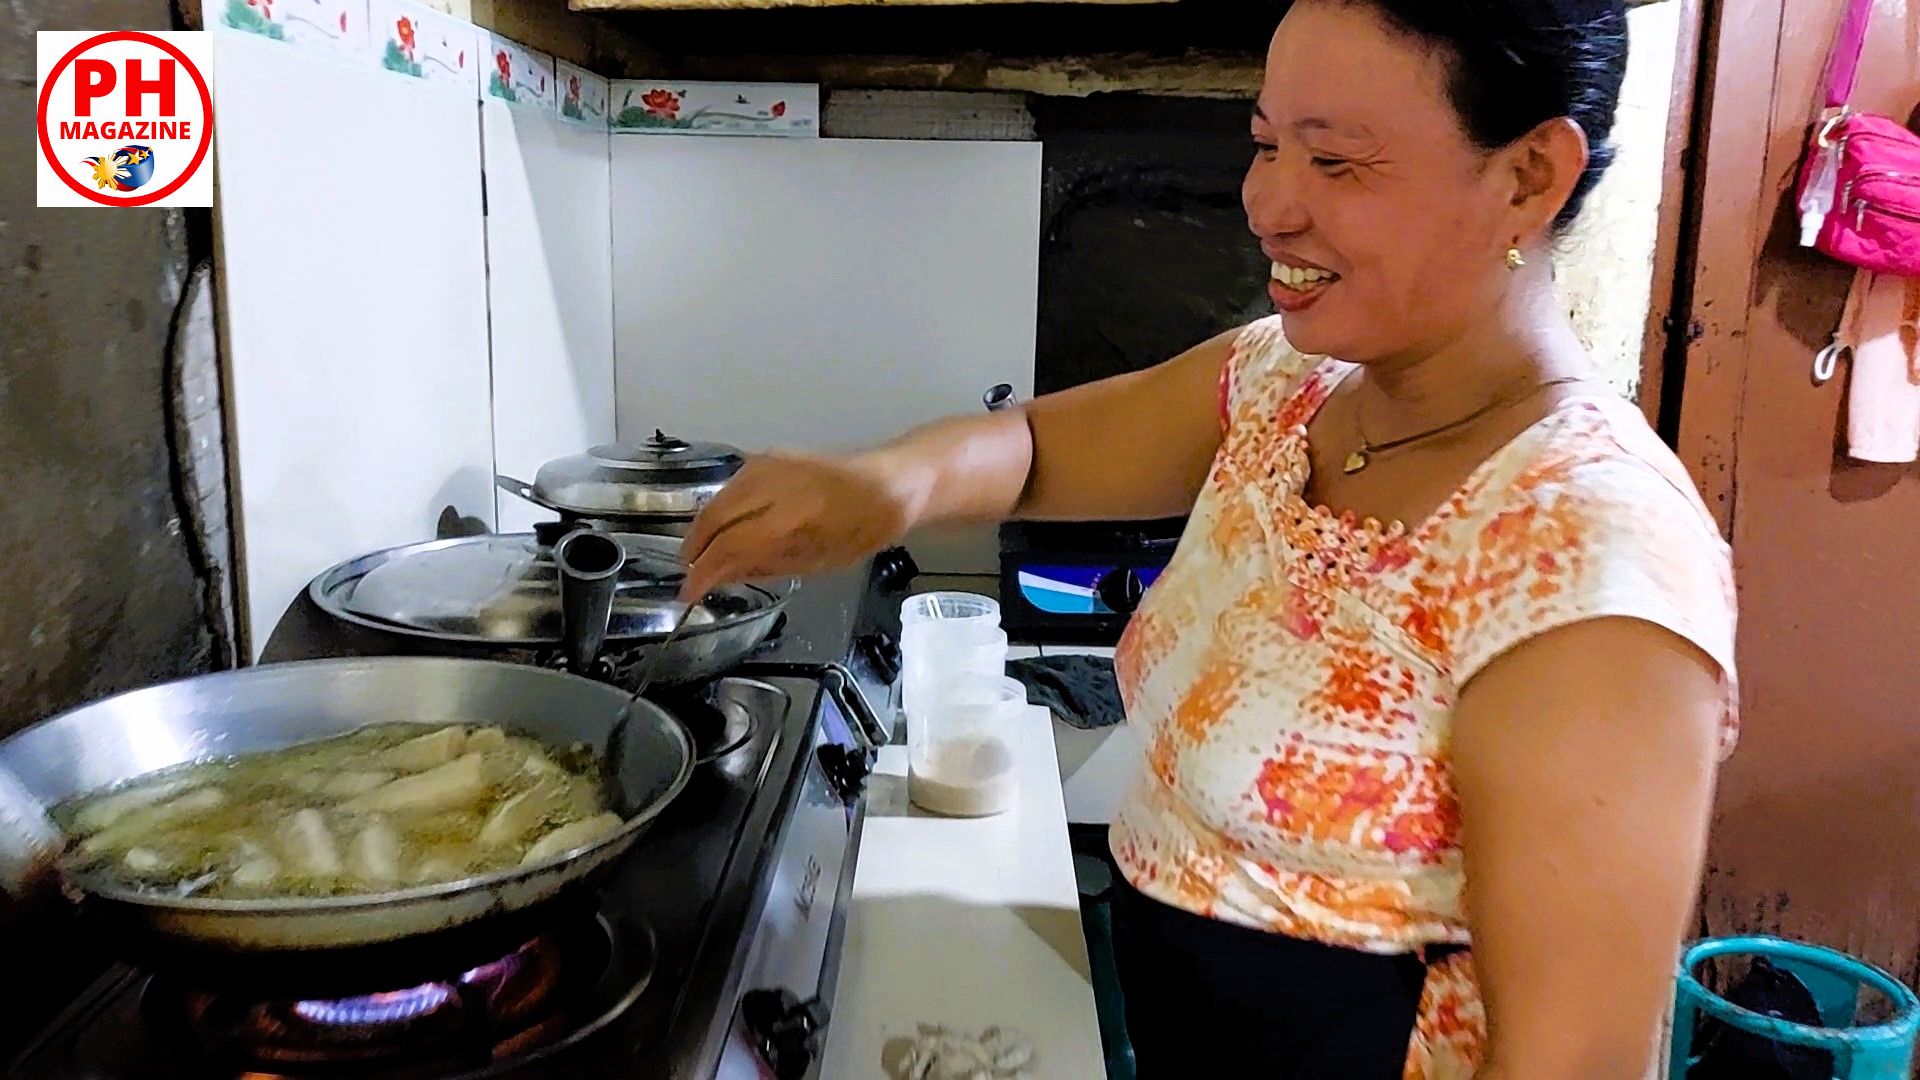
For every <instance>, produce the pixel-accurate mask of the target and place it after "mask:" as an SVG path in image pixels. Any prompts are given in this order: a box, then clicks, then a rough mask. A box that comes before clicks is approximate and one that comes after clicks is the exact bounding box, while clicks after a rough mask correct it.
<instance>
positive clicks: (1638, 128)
mask: <svg viewBox="0 0 1920 1080" xmlns="http://www.w3.org/2000/svg"><path fill="white" fill-rule="evenodd" d="M1627 25H1628V34H1629V47H1628V55H1627V80H1626V84H1625V85H1624V86H1622V87H1621V89H1620V109H1619V111H1618V112H1616V113H1615V114H1614V121H1613V144H1614V147H1615V149H1616V150H1617V152H1618V155H1619V156H1618V157H1616V158H1615V159H1614V163H1613V167H1612V168H1610V169H1608V170H1607V174H1606V176H1605V177H1604V178H1602V179H1601V181H1600V185H1599V186H1598V187H1596V188H1594V189H1593V194H1592V195H1590V196H1589V197H1588V198H1587V205H1586V207H1585V208H1584V209H1583V210H1582V211H1581V213H1580V218H1579V220H1578V221H1576V222H1575V223H1574V226H1573V228H1572V229H1571V230H1570V231H1569V232H1568V234H1567V235H1566V236H1565V237H1563V238H1562V239H1561V242H1560V250H1559V251H1558V252H1557V253H1556V255H1555V258H1554V272H1555V273H1554V285H1555V287H1556V289H1557V290H1558V292H1559V294H1560V297H1561V299H1562V301H1563V302H1564V303H1565V304H1566V305H1567V310H1568V312H1569V313H1570V314H1571V315H1572V317H1573V326H1574V329H1575V330H1576V331H1578V332H1579V334H1580V339H1581V340H1582V341H1583V342H1585V343H1586V346H1587V348H1588V349H1589V350H1590V351H1591V352H1592V353H1593V358H1594V362H1595V363H1596V364H1597V365H1598V367H1599V370H1600V372H1601V374H1603V375H1604V376H1605V377H1606V379H1607V381H1608V382H1609V383H1611V384H1612V385H1613V386H1614V387H1615V388H1617V389H1618V390H1620V392H1621V393H1623V394H1626V395H1628V396H1632V395H1633V393H1634V391H1635V390H1636V389H1637V388H1638V386H1639V383H1640V363H1641V355H1640V354H1641V352H1642V351H1643V347H1644V343H1645V339H1646V332H1647V309H1648V306H1649V303H1650V301H1651V298H1652V289H1653V251H1654V246H1655V243H1656V241H1657V239H1658V235H1659V228H1660V196H1661V180H1662V178H1663V177H1664V169H1663V165H1664V164H1665V157H1666V149H1667V146H1666V143H1667V118H1668V116H1669V114H1670V112H1671V97H1672V93H1673V73H1674V65H1675V61H1676V59H1677V58H1676V56H1675V55H1674V54H1675V51H1676V50H1677V49H1678V47H1679V35H1680V5H1679V4H1677V3H1662V4H1651V5H1648V6H1646V7H1641V8H1636V9H1635V10H1633V11H1631V12H1629V13H1628V14H1627ZM1661 285H1662V287H1663V288H1664V287H1668V283H1666V282H1662V283H1661Z"/></svg>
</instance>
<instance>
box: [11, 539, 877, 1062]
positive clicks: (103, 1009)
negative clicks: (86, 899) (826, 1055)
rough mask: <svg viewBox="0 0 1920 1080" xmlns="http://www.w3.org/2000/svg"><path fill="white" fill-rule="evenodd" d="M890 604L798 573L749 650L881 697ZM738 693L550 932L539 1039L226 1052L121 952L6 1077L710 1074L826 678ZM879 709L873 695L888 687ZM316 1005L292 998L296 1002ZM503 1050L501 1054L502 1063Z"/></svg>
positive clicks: (504, 1033)
mask: <svg viewBox="0 0 1920 1080" xmlns="http://www.w3.org/2000/svg"><path fill="white" fill-rule="evenodd" d="M897 603H898V600H897V598H895V597H893V596H891V595H881V594H880V591H879V590H877V589H876V587H874V586H873V585H872V584H871V583H870V581H869V578H868V575H867V574H865V573H864V572H863V573H859V574H847V575H840V576H837V577H826V578H822V579H820V580H818V581H813V582H809V583H808V585H807V586H806V587H805V588H803V589H802V590H800V592H798V593H797V594H796V595H795V596H794V597H793V599H792V601H791V602H790V605H789V608H788V622H787V624H786V625H785V626H784V627H783V629H782V631H781V633H780V635H779V637H778V638H777V639H776V640H774V641H773V642H771V643H770V644H769V646H768V647H767V648H766V650H764V653H763V654H762V655H760V656H758V657H756V659H771V660H779V661H844V662H846V663H848V665H849V666H850V667H852V668H853V669H854V674H855V676H856V680H857V681H858V682H860V683H862V684H864V685H865V689H866V690H867V692H868V693H870V694H874V695H879V694H885V693H886V692H887V687H886V686H885V683H886V682H889V681H890V679H887V678H885V677H884V675H885V673H880V674H879V675H876V673H875V671H874V669H873V668H872V667H871V666H870V664H869V663H868V661H867V660H866V658H865V655H864V653H863V650H861V649H858V648H855V645H854V642H855V638H856V637H857V636H859V634H860V632H861V631H863V630H864V631H867V632H871V631H872V630H874V629H875V628H884V626H885V625H886V624H887V622H888V620H890V619H891V620H897V610H896V607H897ZM296 606H297V605H296ZM733 689H736V690H738V691H739V695H738V696H739V700H745V701H750V702H751V703H752V705H751V711H752V712H753V713H754V715H755V721H756V722H755V724H754V726H753V729H752V734H751V736H750V737H749V738H748V739H747V740H746V742H745V743H743V744H741V745H740V746H738V747H737V748H735V749H733V750H731V751H730V752H727V753H725V754H723V755H722V756H720V757H718V758H716V759H714V760H713V761H711V762H707V763H704V764H702V765H701V766H699V767H698V768H697V769H696V772H695V776H694V779H693V780H692V782H691V783H689V785H688V787H687V789H686V790H685V792H684V793H683V794H682V795H681V796H680V797H679V798H677V799H676V800H675V801H674V803H673V804H672V805H671V806H669V807H668V808H667V809H666V810H665V811H664V812H663V813H662V814H661V816H660V817H659V819H658V820H657V821H656V822H655V823H654V825H653V826H652V827H651V828H650V829H649V831H648V832H647V833H646V834H645V835H644V836H643V837H642V838H641V839H640V841H639V843H638V844H636V846H635V847H634V849H633V851H632V853H631V855H630V856H628V857H627V858H625V859H624V860H623V861H622V862H621V863H620V865H619V866H618V867H617V868H616V869H615V871H614V872H613V873H612V875H611V876H610V878H609V880H608V882H607V883H606V884H605V885H604V886H603V887H602V888H601V889H600V890H599V893H598V895H597V897H595V898H594V902H593V904H592V906H591V909H590V910H589V909H581V910H578V911H574V912H571V913H568V914H567V916H566V917H565V921H563V922H562V923H560V924H559V925H558V926H557V929H558V931H559V933H558V934H557V935H556V936H558V937H561V938H567V939H569V940H572V941H574V942H578V943H583V944H578V945H576V946H570V947H569V950H568V951H567V953H563V957H564V958H565V959H566V960H567V963H570V964H571V965H572V967H571V969H569V968H568V967H567V963H563V964H562V965H561V966H560V970H561V979H560V982H559V993H558V994H557V996H555V997H552V998H549V999H548V1001H549V1002H550V1003H551V1004H550V1005H549V1006H547V1007H546V1014H547V1015H548V1016H549V1021H550V1024H551V1026H552V1027H553V1028H554V1029H555V1030H554V1031H550V1032H547V1033H546V1037H545V1039H544V1041H543V1040H540V1039H535V1040H532V1041H533V1042H535V1043H536V1044H537V1046H536V1048H532V1049H528V1048H526V1047H524V1046H514V1047H510V1048H508V1049H505V1050H502V1049H500V1048H499V1046H498V1045H497V1044H500V1043H502V1042H504V1041H506V1040H508V1038H509V1037H510V1036H511V1035H513V1034H514V1032H515V1031H517V1030H518V1027H524V1026H525V1025H524V1024H520V1025H518V1027H515V1026H513V1025H507V1026H506V1027H507V1030H500V1029H492V1030H489V1029H488V1028H487V1027H486V1026H485V1025H479V1024H476V1025H470V1026H469V1028H468V1029H467V1030H464V1031H463V1033H461V1034H460V1035H459V1036H458V1037H457V1038H454V1039H453V1040H452V1043H451V1045H452V1050H451V1051H449V1050H448V1048H447V1047H448V1043H446V1042H434V1043H433V1044H432V1049H431V1050H430V1051H427V1052H423V1053H422V1054H419V1055H415V1056H413V1057H410V1058H405V1059H382V1060H380V1061H376V1062H361V1063H356V1064H353V1065H351V1066H348V1067H346V1068H345V1069H344V1070H343V1068H342V1066H340V1065H337V1064H335V1065H328V1066H325V1067H318V1066H306V1065H298V1064H294V1065H289V1064H286V1063H284V1062H276V1061H272V1060H267V1061H263V1060H261V1059H260V1055H259V1052H258V1050H257V1049H254V1048H250V1049H248V1050H247V1051H244V1052H243V1051H237V1050H234V1049H232V1048H231V1047H232V1046H234V1045H237V1044H235V1043H228V1044H227V1046H225V1047H223V1046H222V1045H220V1044H221V1043H222V1041H223V1040H221V1039H217V1038H215V1039H209V1038H206V1037H204V1036H203V1035H202V1036H196V1035H195V1033H194V1030H193V1027H194V1026H193V1025H192V1024H191V1023H188V1022H185V1021H183V1020H182V1019H181V1017H182V1008H181V1006H180V1002H181V1000H182V997H183V993H182V991H181V990H180V989H179V988H175V987H170V986H169V984H168V983H167V982H166V981H164V980H161V979H157V978H156V977H155V976H153V975H151V974H149V973H147V972H144V971H140V970H137V969H134V968H130V967H126V966H116V967H114V968H112V969H110V970H109V971H107V972H106V974H105V975H103V976H102V977H101V978H100V979H99V980H98V981H97V982H95V983H94V984H93V985H92V986H91V987H90V988H89V989H87V990H86V991H85V992H84V993H83V994H82V995H81V996H80V997H79V998H78V999H77V1000H76V1001H74V1002H73V1003H72V1005H71V1006H69V1008H68V1009H67V1010H66V1012H65V1013H63V1014H62V1015H61V1016H60V1017H59V1018H58V1019H57V1020H55V1021H54V1023H53V1024H52V1025H50V1026H49V1027H48V1028H47V1029H46V1030H45V1031H43V1032H42V1033H41V1035H40V1036H39V1037H38V1038H37V1040H35V1041H33V1042H31V1043H30V1044H28V1049H27V1050H26V1052H25V1053H24V1054H23V1055H22V1056H21V1057H20V1058H19V1059H18V1060H17V1062H16V1063H15V1065H14V1069H13V1070H12V1071H10V1072H9V1073H8V1075H10V1076H18V1077H20V1078H22V1080H42V1078H48V1080H51V1078H55V1077H60V1078H75V1077H84V1078H87V1080H119V1078H121V1077H129V1078H131V1077H140V1078H146V1080H188V1078H193V1080H226V1078H229V1077H231V1078H234V1080H239V1078H241V1077H246V1078H247V1080H276V1078H281V1077H285V1078H301V1080H304V1078H307V1077H340V1076H343V1075H350V1076H352V1077H353V1078H354V1080H388V1078H392V1080H412V1078H413V1077H416V1076H433V1077H475V1078H477V1077H524V1078H536V1077H561V1076H567V1077H602V1076H605V1077H612V1076H623V1077H624V1076H633V1077H682V1076H684V1077H694V1076H699V1077H710V1076H712V1075H714V1070H715V1068H716V1067H717V1065H718V1063H719V1060H720V1057H721V1054H722V1050H723V1047H724V1044H725V1043H726V1041H727V1039H728V1038H729V1029H730V1027H731V1026H732V1014H733V1011H734V1010H733V1002H734V1001H735V999H736V998H737V997H738V995H739V991H740V990H741V985H740V980H741V978H742V967H743V964H744V962H745V959H746V954H747V951H748V948H749V946H750V945H751V938H752V936H753V931H754V929H755V927H756V925H757V921H758V919H759V917H760V908H761V905H763V904H764V902H765V900H766V894H767V889H768V887H769V883H768V881H767V879H768V878H769V877H770V876H771V870H770V865H771V862H772V860H773V859H774V857H775V855H776V854H777V853H776V851H775V848H776V847H777V845H778V838H779V837H780V835H781V832H782V829H783V826H784V823H785V821H786V819H787V817H788V816H789V815H790V814H792V813H793V812H794V808H795V803H796V800H797V799H798V798H799V797H800V790H801V788H802V786H803V785H802V783H801V778H802V776H803V774H806V773H807V771H808V766H809V763H810V762H811V761H812V760H813V753H812V751H813V741H814V738H815V734H814V728H815V726H816V725H817V724H818V723H819V722H820V721H819V719H818V717H819V709H818V704H819V699H820V698H821V697H822V695H823V690H822V687H821V686H820V684H819V683H817V682H812V681H809V680H805V679H767V680H756V681H750V682H749V681H741V682H739V683H738V685H737V686H736V687H734V688H733ZM877 706H878V707H880V708H884V707H885V702H884V700H883V701H881V702H878V703H877ZM851 817H852V813H851V811H850V812H849V818H851ZM849 880H850V878H849ZM474 959H475V962H476V963H479V962H481V961H482V959H483V958H477V957H476V958H474ZM374 981H375V982H377V978H376V979H375V980H374ZM448 981H449V984H450V985H455V986H456V988H457V987H458V984H459V982H460V976H458V975H450V976H449V980H448ZM368 989H369V991H372V990H378V989H390V988H383V987H379V986H377V985H370V986H369V987H368ZM185 996H191V995H185ZM203 998H204V995H201V996H200V997H193V1000H196V1001H198V1000H202V999H203ZM381 1000H382V1001H383V1002H384V1001H387V1000H388V999H385V998H383V999H381ZM284 1004H285V1005H291V1004H292V1003H291V1002H288V1003H284ZM256 1011H257V1007H256ZM285 1011H286V1009H285V1008H281V1009H280V1012H281V1013H284V1012H285ZM481 1011H483V1010H481V1009H479V1008H475V1009H473V1010H472V1012H473V1013H474V1014H475V1015H478V1014H479V1013H480V1012H481ZM310 1014H311V1009H308V1008H305V1007H303V1011H302V1013H301V1015H303V1016H305V1015H310ZM558 1014H563V1015H558ZM556 1032H557V1033H556ZM496 1054H502V1055H504V1057H505V1060H495V1055H496Z"/></svg>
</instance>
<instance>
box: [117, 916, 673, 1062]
mask: <svg viewBox="0 0 1920 1080" xmlns="http://www.w3.org/2000/svg"><path fill="white" fill-rule="evenodd" d="M639 929H640V933H638V934H623V935H622V938H623V943H622V945H621V946H620V947H621V948H622V950H623V956H625V955H627V954H628V953H631V952H632V951H633V950H635V949H638V950H639V951H641V952H642V953H644V954H645V955H647V956H651V948H650V941H651V936H652V935H651V933H650V932H648V931H646V930H645V927H644V924H642V925H641V926H640V928H639ZM631 937H638V938H640V939H641V940H640V941H638V942H637V943H636V942H633V941H627V940H625V939H627V938H631ZM614 949H615V944H614V941H613V938H612V933H611V930H610V929H609V927H608V926H607V924H606V922H605V921H604V920H602V919H598V918H585V919H580V920H577V921H574V922H571V923H568V924H566V925H564V926H562V927H560V928H557V929H556V930H554V931H552V932H549V933H546V934H543V935H541V936H540V937H537V938H535V939H533V940H532V941H529V942H527V943H526V944H525V945H523V946H521V947H520V948H519V949H517V950H515V951H514V952H512V953H509V954H507V955H506V956H503V957H501V958H500V959H498V960H493V961H489V962H488V963H485V964H481V965H479V966H477V967H473V968H469V969H467V970H466V971H465V972H463V973H461V974H460V975H459V976H457V977H454V978H449V979H445V980H442V981H436V982H428V983H423V984H421V985H419V986H412V987H407V988H405V989H400V990H383V991H379V992H376V993H369V994H362V995H357V996H354V997H346V998H335V999H327V1000H320V999H309V1000H292V1001H287V1000H270V999H262V998H258V997H254V996H251V995H247V994H243V993H238V992H234V991H208V990H201V989H197V988H192V987H187V986H181V985H177V984H170V983H168V982H167V981H166V980H165V978H164V977H162V976H156V977H155V978H154V979H153V980H151V981H150V982H149V983H148V985H147V990H146V994H145V1004H146V1011H147V1013H148V1020H149V1023H150V1024H152V1025H153V1027H154V1029H155V1030H156V1031H158V1032H161V1033H166V1034H171V1033H176V1032H180V1031H185V1032H186V1033H188V1038H189V1041H190V1043H191V1045H192V1046H193V1048H194V1049H196V1050H197V1052H198V1053H200V1054H201V1055H202V1056H203V1057H204V1058H206V1059H207V1060H209V1061H218V1062H222V1063H224V1064H227V1065H230V1066H232V1067H235V1068H237V1069H239V1070H241V1071H242V1073H243V1074H246V1073H248V1072H252V1073H253V1074H255V1075H275V1076H278V1075H282V1074H283V1072H284V1070H286V1069H288V1068H298V1067H303V1066H304V1067H312V1066H320V1065H332V1064H340V1063H367V1064H371V1063H380V1064H382V1065H383V1066H391V1065H394V1064H395V1063H403V1062H404V1063H409V1064H412V1065H416V1066H418V1067H419V1068H421V1069H422V1070H423V1071H422V1072H420V1073H419V1074H418V1075H421V1076H443V1075H448V1074H449V1072H454V1071H460V1070H462V1069H464V1068H470V1067H474V1066H476V1065H486V1064H497V1063H500V1062H503V1061H510V1060H514V1059H517V1058H520V1057H522V1056H524V1055H526V1054H527V1053H529V1052H531V1051H534V1050H538V1049H540V1048H543V1047H546V1046H550V1045H553V1044H555V1043H559V1042H564V1041H567V1040H569V1039H571V1038H573V1037H576V1036H577V1035H578V1034H580V1033H581V1032H582V1031H583V1030H585V1029H586V1028H589V1027H591V1026H593V1025H594V1024H595V1023H597V1022H598V1016H597V1014H596V1006H597V1005H598V1003H600V1002H601V1000H602V999H603V996H604V994H605V990H606V988H603V987H602V986H601V985H600V984H601V983H603V982H605V981H606V979H607V976H608V975H609V973H610V972H611V971H612V969H613V968H614V967H616V966H618V967H625V966H626V965H625V964H624V963H623V964H620V965H615V964H614V963H613V954H614ZM620 977H622V978H627V977H630V973H629V972H625V971H622V972H621V973H620ZM645 981H646V975H645V973H642V975H641V981H640V986H644V984H645ZM638 991H639V986H635V987H633V988H632V992H633V993H638ZM382 1075H388V1074H387V1073H383V1074H382ZM405 1075H413V1074H412V1073H407V1074H405Z"/></svg>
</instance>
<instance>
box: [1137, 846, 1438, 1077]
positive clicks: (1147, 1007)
mask: <svg viewBox="0 0 1920 1080" xmlns="http://www.w3.org/2000/svg"><path fill="white" fill-rule="evenodd" d="M1113 936H1114V954H1115V958H1116V960H1117V961H1118V966H1119V970H1120V988H1121V992H1122V994H1124V995H1125V997H1126V1012H1127V1037H1128V1039H1129V1040H1130V1041H1131V1042H1132V1044H1133V1054H1134V1063H1135V1066H1136V1068H1137V1075H1138V1077H1139V1080H1185V1078H1187V1077H1203V1076H1204V1077H1216V1076H1217V1077H1238V1076H1247V1077H1260V1078H1261V1080H1328V1078H1333V1077H1338V1078H1340V1080H1399V1077H1400V1076H1401V1073H1402V1070H1403V1069H1404V1067H1405V1065H1406V1059H1407V1045H1408V1043H1409V1041H1410V1040H1411V1039H1412V1037H1413V1024H1414V1018H1415V1013H1416V1012H1417V1011H1418V1010H1419V1007H1420V992H1421V989H1422V987H1423V985H1424V984H1425V982H1426V977H1427V967H1426V962H1425V961H1423V960H1422V959H1421V958H1420V957H1419V956H1417V955H1414V954H1401V955H1395V956H1379V955H1375V954H1373V953H1363V952H1359V951H1356V950H1353V949H1342V948H1338V947H1336V946H1332V945H1322V944H1320V943H1318V942H1312V941H1302V940H1300V939H1298V938H1291V937H1287V936H1285V935H1283V934H1273V933H1268V932H1266V931H1262V930H1254V929H1250V928H1248V927H1243V926H1236V925H1233V924H1231V923H1226V922H1221V921H1220V920H1218V919H1209V918H1206V917H1204V916H1201V915H1195V914H1193V913H1191V912H1187V911H1182V910H1180V909H1179V908H1175V907H1170V906H1168V905H1166V904H1162V903H1160V902H1159V901H1157V900H1154V899H1151V898H1149V897H1147V896H1145V895H1144V894H1142V893H1141V892H1140V891H1139V890H1137V889H1135V888H1134V887H1133V886H1132V885H1130V884H1128V883H1127V882H1126V881H1125V880H1124V879H1123V880H1121V881H1118V882H1116V883H1115V885H1114V931H1113ZM1457 951H1459V949H1457V948H1449V949H1446V950H1438V949H1429V950H1428V953H1427V955H1428V957H1429V958H1430V959H1431V960H1433V961H1436V962H1437V961H1438V960H1440V959H1441V958H1443V956H1445V955H1446V954H1448V953H1451V952H1457Z"/></svg>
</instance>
